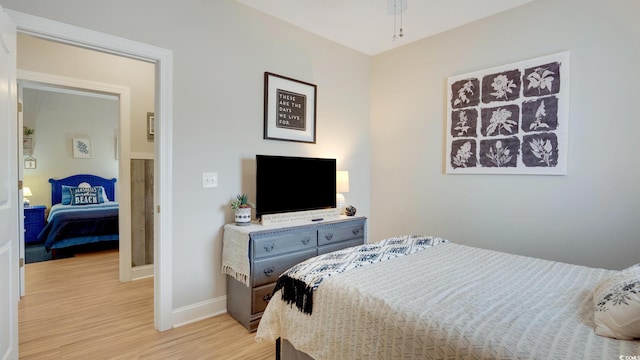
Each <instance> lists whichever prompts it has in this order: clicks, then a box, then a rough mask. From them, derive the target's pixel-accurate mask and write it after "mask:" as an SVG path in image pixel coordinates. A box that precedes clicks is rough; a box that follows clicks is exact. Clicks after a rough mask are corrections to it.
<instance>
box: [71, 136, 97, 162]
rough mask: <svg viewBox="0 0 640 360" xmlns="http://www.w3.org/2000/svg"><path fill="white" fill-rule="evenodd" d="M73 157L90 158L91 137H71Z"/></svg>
mask: <svg viewBox="0 0 640 360" xmlns="http://www.w3.org/2000/svg"><path fill="white" fill-rule="evenodd" d="M72 146H73V157H74V158H76V159H90V158H91V157H92V155H93V154H92V149H91V139H89V138H73V142H72Z"/></svg>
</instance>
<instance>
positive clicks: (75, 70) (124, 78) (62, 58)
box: [18, 34, 155, 158]
mask: <svg viewBox="0 0 640 360" xmlns="http://www.w3.org/2000/svg"><path fill="white" fill-rule="evenodd" d="M18 69H20V70H28V71H35V72H39V73H45V74H54V75H58V76H65V77H68V78H74V79H82V80H88V81H93V82H99V83H105V84H110V85H118V86H125V87H127V88H129V91H130V96H131V109H130V119H131V121H130V124H131V127H130V132H131V133H130V137H131V152H132V153H133V155H134V156H133V158H135V155H136V154H153V141H151V140H149V139H148V138H147V112H153V104H154V83H155V74H154V72H155V66H154V65H153V64H151V63H148V62H144V61H140V60H133V59H128V58H124V57H120V56H114V55H110V54H105V53H101V52H97V51H91V50H87V49H82V48H79V47H75V46H70V45H66V44H62V43H57V42H53V41H47V40H43V39H39V38H36V37H33V36H29V35H24V34H19V35H18Z"/></svg>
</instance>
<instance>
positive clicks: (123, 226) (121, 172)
mask: <svg viewBox="0 0 640 360" xmlns="http://www.w3.org/2000/svg"><path fill="white" fill-rule="evenodd" d="M17 80H18V86H19V87H23V88H29V87H33V86H34V85H35V86H38V85H44V86H50V87H51V89H52V90H53V91H55V89H70V90H83V91H87V92H95V93H103V94H109V95H114V96H115V97H117V99H118V100H117V101H118V117H119V119H118V133H119V136H120V141H118V154H119V157H120V159H119V160H118V183H116V187H117V194H118V196H117V201H118V204H120V210H119V215H120V216H119V221H118V233H119V234H120V235H119V240H118V254H119V264H120V266H119V274H120V275H119V277H120V281H122V282H126V281H131V280H132V278H133V276H132V266H131V186H127V185H123V184H130V183H131V166H130V160H131V140H130V139H131V91H130V89H129V88H128V87H126V86H119V85H113V84H106V83H101V82H95V81H89V80H84V79H76V78H70V77H66V76H58V75H54V74H45V73H40V72H35V71H26V70H20V69H18V71H17ZM61 91H64V90H61ZM23 111H24V104H23ZM19 158H20V157H19ZM19 168H20V169H21V167H19ZM21 179H23V180H24V178H23V177H21ZM23 279H24V277H23ZM23 279H21V281H20V283H21V284H24V282H23V281H22V280H23ZM21 294H23V295H24V288H23V289H21Z"/></svg>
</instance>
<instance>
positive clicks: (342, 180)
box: [336, 171, 349, 193]
mask: <svg viewBox="0 0 640 360" xmlns="http://www.w3.org/2000/svg"><path fill="white" fill-rule="evenodd" d="M336 192H337V193H345V192H349V172H348V171H336Z"/></svg>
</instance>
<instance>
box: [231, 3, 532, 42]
mask: <svg viewBox="0 0 640 360" xmlns="http://www.w3.org/2000/svg"><path fill="white" fill-rule="evenodd" d="M236 1H238V2H240V3H243V4H245V5H247V6H249V7H252V8H254V9H256V10H259V11H261V12H264V13H266V14H269V15H271V16H274V17H276V18H279V19H281V20H283V21H286V22H288V23H291V24H293V25H295V26H298V27H300V28H303V29H305V30H307V31H309V32H312V33H314V34H317V35H320V36H322V37H325V38H328V39H331V40H333V41H335V42H338V43H340V44H342V45H345V46H347V47H350V48H352V49H355V50H358V51H360V52H362V53H365V54H367V55H376V54H379V53H381V52H384V51H387V50H391V49H393V48H395V47H398V46H401V45H405V44H408V43H410V42H413V41H416V40H420V39H423V38H425V37H428V36H431V35H434V34H437V33H440V32H443V31H446V30H449V29H452V28H455V27H457V26H460V25H463V24H467V23H470V22H473V21H476V20H479V19H482V18H484V17H487V16H490V15H493V14H496V13H499V12H501V11H505V10H508V9H511V8H514V7H517V6H520V5H523V4H526V3H528V2H531V1H533V0H396V1H397V7H396V9H398V10H399V9H400V7H401V6H400V2H401V1H402V2H403V5H404V6H406V10H405V11H404V12H402V25H403V29H404V36H403V37H402V39H400V40H395V41H394V40H393V35H394V0H236ZM395 22H396V25H397V28H399V23H400V15H397V16H396V18H395ZM395 32H396V33H397V30H396V31H395Z"/></svg>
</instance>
